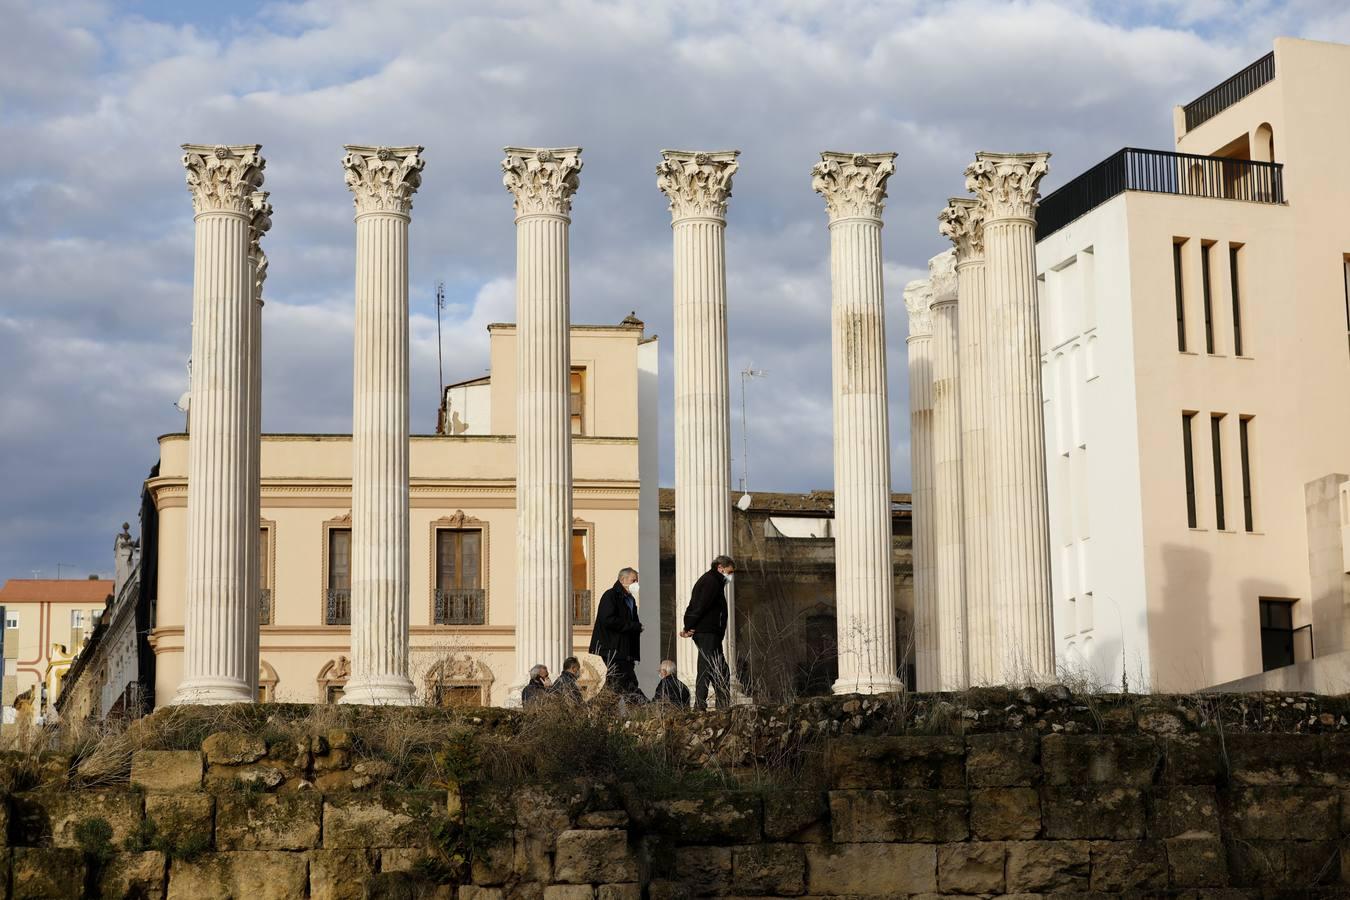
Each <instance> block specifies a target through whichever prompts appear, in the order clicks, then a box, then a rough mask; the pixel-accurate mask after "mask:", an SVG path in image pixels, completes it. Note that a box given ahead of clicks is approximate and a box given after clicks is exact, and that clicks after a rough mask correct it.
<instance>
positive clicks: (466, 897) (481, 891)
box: [459, 884, 542, 900]
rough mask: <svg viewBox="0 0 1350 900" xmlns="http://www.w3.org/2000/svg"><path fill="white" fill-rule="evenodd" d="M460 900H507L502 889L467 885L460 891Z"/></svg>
mask: <svg viewBox="0 0 1350 900" xmlns="http://www.w3.org/2000/svg"><path fill="white" fill-rule="evenodd" d="M541 896H542V895H541ZM459 900H505V898H504V897H503V896H502V889H501V888H498V887H478V886H477V885H473V884H466V885H463V886H461V887H460V889H459Z"/></svg>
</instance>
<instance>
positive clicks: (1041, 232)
mask: <svg viewBox="0 0 1350 900" xmlns="http://www.w3.org/2000/svg"><path fill="white" fill-rule="evenodd" d="M1124 191H1145V192H1151V193H1158V194H1182V195H1185V196H1188V197H1212V198H1215V199H1220V200H1246V201H1248V202H1252V203H1283V202H1284V166H1283V165H1281V164H1280V163H1268V162H1255V161H1254V160H1250V159H1228V158H1226V157H1222V156H1196V155H1195V154H1192V153H1172V152H1170V151H1166V150H1140V149H1137V148H1134V147H1126V148H1125V149H1123V150H1120V151H1118V152H1116V153H1113V154H1112V155H1111V156H1108V157H1107V158H1106V159H1104V160H1102V161H1101V162H1099V163H1097V165H1095V166H1093V167H1092V168H1090V169H1088V170H1087V171H1086V172H1084V173H1083V174H1082V175H1079V176H1078V177H1077V178H1075V179H1073V180H1072V181H1070V182H1069V183H1068V184H1066V185H1064V186H1063V187H1061V188H1060V189H1059V190H1057V191H1055V192H1053V193H1051V194H1049V195H1048V196H1046V197H1045V198H1044V199H1043V200H1041V204H1040V208H1039V209H1038V211H1037V213H1036V240H1038V241H1042V240H1045V239H1046V238H1047V237H1049V236H1050V235H1052V234H1054V233H1055V232H1056V231H1059V230H1060V229H1061V228H1063V227H1064V226H1065V225H1068V224H1069V223H1070V222H1072V221H1073V220H1074V219H1077V218H1079V217H1080V216H1084V215H1086V214H1087V213H1089V212H1091V211H1092V210H1094V209H1096V208H1097V207H1098V206H1101V205H1102V204H1103V203H1105V202H1106V201H1107V200H1110V199H1111V198H1112V197H1114V196H1116V195H1117V194H1120V193H1122V192H1124Z"/></svg>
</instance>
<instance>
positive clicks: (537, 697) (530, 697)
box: [520, 678, 548, 706]
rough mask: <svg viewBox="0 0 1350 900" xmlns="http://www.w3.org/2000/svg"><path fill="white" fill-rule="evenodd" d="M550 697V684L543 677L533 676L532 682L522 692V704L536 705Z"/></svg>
mask: <svg viewBox="0 0 1350 900" xmlns="http://www.w3.org/2000/svg"><path fill="white" fill-rule="evenodd" d="M546 697H548V686H547V685H545V684H544V680H543V679H542V678H531V679H530V683H529V684H527V685H525V689H524V690H523V691H521V692H520V705H521V706H534V705H535V704H536V703H539V702H541V701H543V700H544V699H545V698H546Z"/></svg>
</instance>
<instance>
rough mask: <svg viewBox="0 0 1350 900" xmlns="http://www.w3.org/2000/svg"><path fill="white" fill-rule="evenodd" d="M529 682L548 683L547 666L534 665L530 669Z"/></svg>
mask: <svg viewBox="0 0 1350 900" xmlns="http://www.w3.org/2000/svg"><path fill="white" fill-rule="evenodd" d="M530 680H531V681H548V666H546V665H544V664H543V663H535V664H534V665H533V666H531V667H530Z"/></svg>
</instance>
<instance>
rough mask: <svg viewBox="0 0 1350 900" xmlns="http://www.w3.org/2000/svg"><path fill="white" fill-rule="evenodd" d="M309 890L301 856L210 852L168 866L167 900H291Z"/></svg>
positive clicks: (263, 852)
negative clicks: (217, 899)
mask: <svg viewBox="0 0 1350 900" xmlns="http://www.w3.org/2000/svg"><path fill="white" fill-rule="evenodd" d="M308 887H309V867H308V860H307V859H306V858H305V854H303V853H285V852H279V851H262V852H259V851H251V852H245V853H210V854H205V855H203V856H199V857H196V858H195V859H192V860H183V859H176V860H174V861H173V862H172V863H171V864H170V866H169V894H168V897H169V900H202V898H204V897H240V898H247V900H291V898H294V897H303V896H305V891H306V890H307V889H308Z"/></svg>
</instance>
